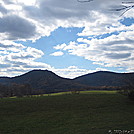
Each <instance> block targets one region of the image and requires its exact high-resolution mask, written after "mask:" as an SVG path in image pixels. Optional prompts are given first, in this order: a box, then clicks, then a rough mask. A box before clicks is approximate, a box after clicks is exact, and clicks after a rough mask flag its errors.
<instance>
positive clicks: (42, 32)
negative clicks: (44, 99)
mask: <svg viewBox="0 0 134 134" xmlns="http://www.w3.org/2000/svg"><path fill="white" fill-rule="evenodd" d="M124 1H125V2H128V0H124ZM124 1H123V2H124ZM131 2H134V0H131ZM133 4H134V3H133ZM130 5H132V4H131V3H129V4H124V5H122V0H111V1H109V0H93V1H91V2H88V3H81V2H78V1H77V0H0V76H10V77H12V76H17V75H21V74H23V73H25V72H28V71H30V70H33V69H43V70H45V69H48V70H51V71H53V72H55V73H56V74H58V75H60V76H62V77H66V78H74V77H77V76H80V75H83V74H87V73H91V72H95V71H100V70H108V71H114V72H134V9H131V10H129V11H127V12H126V13H125V14H123V15H122V16H120V15H121V14H122V13H123V12H124V11H114V9H119V8H123V6H130Z"/></svg>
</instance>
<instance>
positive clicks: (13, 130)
mask: <svg viewBox="0 0 134 134" xmlns="http://www.w3.org/2000/svg"><path fill="white" fill-rule="evenodd" d="M116 129H118V130H133V129H134V104H133V102H131V101H129V100H128V99H127V98H126V97H124V96H122V95H120V94H117V93H115V92H109V93H108V92H85V93H81V94H74V95H69V94H67V95H66V94H63V95H55V96H43V97H37V98H36V97H33V98H8V99H1V100H0V134H108V131H109V130H112V131H114V130H116Z"/></svg>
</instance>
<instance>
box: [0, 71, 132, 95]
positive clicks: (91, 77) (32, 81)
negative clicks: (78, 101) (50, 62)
mask: <svg viewBox="0 0 134 134" xmlns="http://www.w3.org/2000/svg"><path fill="white" fill-rule="evenodd" d="M128 81H131V82H134V73H114V72H108V71H98V72H95V73H89V74H86V75H83V76H80V77H77V78H75V79H67V78H62V77H60V76H58V75H56V74H55V73H53V72H51V71H48V70H33V71H30V72H28V73H25V74H23V75H20V76H16V77H12V78H9V77H0V85H1V84H2V85H5V86H9V87H11V85H13V83H15V84H19V85H29V86H30V87H31V88H32V89H33V90H34V91H35V92H36V91H42V92H43V93H50V92H60V91H70V90H83V89H85V90H86V89H95V87H96V89H97V88H98V89H99V88H100V87H106V86H107V87H110V86H111V87H121V86H125V85H126V84H127V82H128Z"/></svg>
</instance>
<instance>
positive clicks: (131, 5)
mask: <svg viewBox="0 0 134 134" xmlns="http://www.w3.org/2000/svg"><path fill="white" fill-rule="evenodd" d="M77 1H78V2H81V3H85V2H91V1H94V0H77ZM132 8H134V2H132V1H127V2H122V4H121V5H120V7H118V8H116V9H112V11H122V13H121V15H120V16H122V15H124V14H125V13H126V12H127V11H129V10H131V9H132Z"/></svg>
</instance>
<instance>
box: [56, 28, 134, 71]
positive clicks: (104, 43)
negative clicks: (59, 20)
mask: <svg viewBox="0 0 134 134" xmlns="http://www.w3.org/2000/svg"><path fill="white" fill-rule="evenodd" d="M128 29H129V28H128ZM133 34H134V32H133V30H131V31H130V30H128V31H122V32H120V33H119V34H118V35H114V34H113V35H109V36H108V37H105V38H101V39H100V38H92V39H85V38H78V40H77V42H70V43H69V44H61V45H57V46H55V47H54V48H55V49H56V50H62V51H67V52H68V53H69V54H71V55H77V56H80V57H84V58H85V59H88V60H90V61H93V62H94V64H95V63H96V64H99V65H102V66H104V67H127V69H128V70H129V68H131V66H133V65H134V64H133V62H132V60H133V59H134V54H133V53H134V46H133V42H134V35H133Z"/></svg>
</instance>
